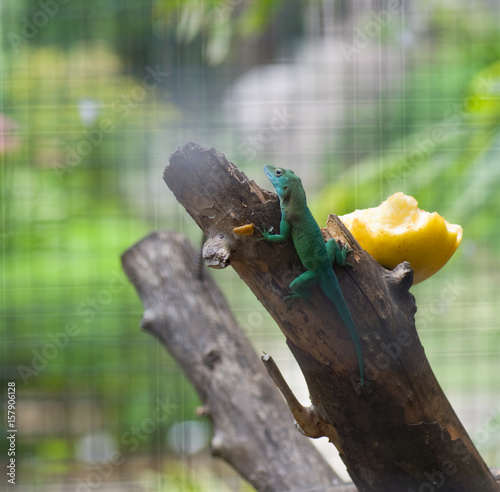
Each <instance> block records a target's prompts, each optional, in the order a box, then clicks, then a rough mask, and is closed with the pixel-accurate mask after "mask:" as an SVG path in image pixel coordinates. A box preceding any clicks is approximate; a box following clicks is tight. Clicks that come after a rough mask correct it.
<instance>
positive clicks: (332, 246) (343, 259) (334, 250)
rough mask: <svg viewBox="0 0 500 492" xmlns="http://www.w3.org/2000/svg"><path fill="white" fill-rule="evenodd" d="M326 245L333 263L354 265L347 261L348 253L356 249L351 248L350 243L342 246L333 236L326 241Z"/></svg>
mask: <svg viewBox="0 0 500 492" xmlns="http://www.w3.org/2000/svg"><path fill="white" fill-rule="evenodd" d="M325 247H326V251H327V253H328V256H329V257H330V261H331V262H332V264H333V265H335V264H337V265H339V266H352V265H351V264H350V263H349V262H348V261H347V255H348V254H349V253H350V252H351V251H354V250H353V249H351V248H349V246H348V245H346V246H342V247H340V246H339V245H338V244H337V241H335V239H333V238H332V239H329V240H328V241H327V242H326V244H325Z"/></svg>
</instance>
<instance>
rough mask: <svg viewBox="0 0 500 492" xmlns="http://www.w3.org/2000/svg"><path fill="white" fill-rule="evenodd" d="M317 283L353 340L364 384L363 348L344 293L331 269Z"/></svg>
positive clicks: (362, 383)
mask: <svg viewBox="0 0 500 492" xmlns="http://www.w3.org/2000/svg"><path fill="white" fill-rule="evenodd" d="M319 284H320V286H321V289H322V290H323V292H324V293H325V294H326V295H327V296H328V297H329V299H330V300H331V301H332V302H333V303H334V304H335V307H336V308H337V311H338V312H339V314H340V317H341V318H342V320H343V321H344V323H345V325H346V326H347V329H348V330H349V333H350V335H351V338H352V340H353V342H354V347H355V348H356V354H357V356H358V362H359V376H360V379H361V386H363V385H364V384H365V371H364V362H363V349H362V348H361V339H360V338H359V334H358V331H357V330H356V325H355V324H354V320H353V319H352V316H351V313H350V311H349V308H348V307H347V304H346V302H345V298H344V295H343V294H342V290H341V289H340V285H339V282H338V280H337V277H336V276H335V273H334V272H333V270H332V271H331V272H329V273H328V274H326V275H322V277H321V279H320V281H319Z"/></svg>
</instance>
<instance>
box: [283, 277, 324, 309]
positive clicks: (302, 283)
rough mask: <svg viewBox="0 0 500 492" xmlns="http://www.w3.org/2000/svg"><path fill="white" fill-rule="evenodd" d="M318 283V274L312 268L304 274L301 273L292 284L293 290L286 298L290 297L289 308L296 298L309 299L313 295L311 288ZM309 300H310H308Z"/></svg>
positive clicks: (291, 288)
mask: <svg viewBox="0 0 500 492" xmlns="http://www.w3.org/2000/svg"><path fill="white" fill-rule="evenodd" d="M316 283H318V276H317V274H316V273H314V272H312V271H311V270H307V271H305V272H304V273H303V274H302V275H299V276H298V277H297V278H296V279H295V280H294V281H293V282H292V283H291V284H290V285H289V287H290V290H291V291H292V292H291V294H290V295H288V296H286V299H290V302H289V304H288V309H290V307H291V306H292V303H293V301H294V300H295V299H305V300H308V299H309V297H311V291H310V290H309V288H310V287H312V286H313V285H314V284H316ZM308 302H309V301H308Z"/></svg>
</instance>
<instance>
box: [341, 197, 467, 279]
mask: <svg viewBox="0 0 500 492" xmlns="http://www.w3.org/2000/svg"><path fill="white" fill-rule="evenodd" d="M339 218H340V220H342V222H343V223H344V224H345V226H346V227H347V228H348V229H349V230H350V231H351V234H352V235H353V236H354V237H355V238H356V240H357V241H358V242H359V244H360V246H361V247H362V248H363V249H365V250H366V251H367V252H368V253H370V254H371V255H372V256H373V258H375V259H376V260H377V261H378V262H379V263H380V264H381V265H383V266H384V267H386V268H389V269H392V268H394V267H395V266H396V265H398V264H399V263H401V262H403V261H408V262H410V265H411V267H412V268H413V270H414V274H413V284H414V285H415V284H418V283H419V282H422V281H423V280H425V279H427V278H429V277H430V276H431V275H434V274H435V273H436V272H437V271H438V270H440V269H441V268H442V267H443V266H444V265H445V263H446V262H447V261H448V260H449V259H450V258H451V256H452V255H453V253H454V252H455V250H456V249H457V247H458V245H459V244H460V241H461V240H462V232H463V231H462V227H460V226H459V225H456V224H449V223H448V222H447V221H446V220H445V219H444V218H443V217H441V216H440V215H439V214H438V213H437V212H433V213H430V212H426V211H424V210H420V209H419V208H418V202H417V200H415V198H413V197H412V196H407V195H405V194H404V193H401V192H398V193H394V195H392V196H390V197H389V198H388V199H387V200H386V201H385V202H382V203H381V204H380V205H379V206H378V207H374V208H367V209H364V210H356V211H354V212H352V213H350V214H346V215H341V216H339Z"/></svg>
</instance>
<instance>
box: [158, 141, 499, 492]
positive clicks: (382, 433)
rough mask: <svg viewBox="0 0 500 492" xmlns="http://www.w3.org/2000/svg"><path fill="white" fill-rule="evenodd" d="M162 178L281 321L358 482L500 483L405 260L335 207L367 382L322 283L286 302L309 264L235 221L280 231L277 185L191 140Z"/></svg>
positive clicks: (333, 227) (316, 408)
mask: <svg viewBox="0 0 500 492" xmlns="http://www.w3.org/2000/svg"><path fill="white" fill-rule="evenodd" d="M164 179H165V182H166V183H167V185H168V186H169V188H170V189H171V190H172V191H173V192H174V194H175V196H176V197H177V199H178V201H179V202H180V203H181V204H182V205H183V206H184V207H185V208H186V210H187V211H188V212H189V214H190V215H191V216H192V217H193V219H194V220H195V221H196V222H197V223H198V225H199V226H200V228H201V229H202V230H203V231H204V232H205V234H206V235H207V236H208V240H207V242H206V244H205V247H204V257H205V259H206V261H207V263H208V264H210V265H211V266H213V267H219V268H223V267H225V266H227V265H228V264H231V265H232V266H233V267H234V269H235V270H236V271H237V273H238V274H239V275H240V277H241V278H242V279H243V280H244V281H245V282H246V283H247V284H248V286H249V287H250V288H251V290H252V291H253V292H254V293H255V295H256V296H257V298H258V299H259V300H260V301H261V302H262V303H263V305H264V306H265V307H266V309H267V310H268V311H269V312H270V313H271V315H272V316H273V317H274V319H275V320H276V322H277V323H278V325H279V326H280V328H281V330H282V331H283V333H284V335H285V337H286V341H287V343H288V345H289V347H290V350H291V351H292V353H293V355H294V356H295V358H296V359H297V361H298V363H299V365H300V367H301V369H302V372H303V374H304V376H305V379H306V381H307V384H308V387H309V391H310V395H311V401H312V403H313V407H312V408H311V409H309V410H310V413H312V414H314V415H315V416H316V418H317V420H318V422H320V424H318V425H319V427H320V428H322V429H327V431H326V432H325V434H326V435H328V437H329V438H330V439H331V440H332V441H333V442H334V444H335V445H336V446H337V448H338V449H339V451H340V453H341V456H342V458H343V460H344V462H345V464H346V466H347V468H348V471H349V473H350V475H351V477H352V479H353V481H354V483H355V484H356V486H357V487H358V489H359V490H360V491H367V492H368V491H369V492H378V491H380V492H388V491H398V492H400V491H428V490H429V491H430V490H435V489H440V490H446V491H467V492H470V491H478V492H483V491H484V492H486V491H499V490H500V488H499V487H498V485H497V484H496V482H495V480H494V478H493V476H492V474H491V473H490V472H489V470H488V468H487V467H486V465H485V463H484V461H483V460H482V458H481V456H480V455H479V453H478V452H477V450H476V448H475V447H474V445H473V443H472V441H471V439H470V438H469V436H468V435H467V433H466V431H465V429H464V428H463V426H462V424H461V423H460V421H459V420H458V418H457V416H456V414H455V412H454V411H453V409H452V407H451V405H450V404H449V402H448V400H447V398H446V396H445V395H444V393H443V391H442V390H441V388H440V386H439V384H438V382H437V380H436V378H435V376H434V374H433V372H432V370H431V368H430V366H429V363H428V361H427V358H426V357H425V353H424V350H423V347H422V345H421V343H420V340H419V338H418V335H417V332H416V330H415V325H414V313H415V310H416V307H415V302H414V298H413V296H412V295H411V294H410V293H409V288H410V286H411V283H412V271H411V269H410V268H409V266H408V265H407V264H402V265H400V266H399V267H397V268H396V269H395V270H394V271H387V270H385V269H383V268H382V267H381V266H380V265H379V264H378V263H376V262H375V261H374V260H373V259H372V258H371V257H370V256H369V255H368V254H367V253H366V252H364V251H363V250H362V249H361V248H360V247H359V245H358V244H357V243H356V241H355V240H354V238H353V237H352V236H351V235H350V234H349V232H348V231H347V230H346V229H345V228H344V226H343V225H342V223H341V222H340V221H339V220H338V219H337V218H336V217H335V216H330V218H329V223H328V228H327V231H325V235H326V236H333V237H335V238H336V239H338V240H341V242H342V243H344V244H345V243H347V244H349V245H350V246H351V248H353V249H354V253H352V254H351V256H350V258H349V261H350V262H351V263H352V264H353V268H351V269H348V268H341V269H336V274H337V277H338V279H339V282H340V285H341V288H342V291H343V292H344V296H345V297H346V299H347V302H348V304H349V306H350V310H351V312H352V315H353V318H354V320H355V322H356V325H357V327H358V331H359V333H360V336H361V338H362V341H363V351H364V356H365V367H366V373H367V374H366V376H367V383H366V384H365V386H363V387H360V386H359V384H358V382H359V376H358V364H357V359H356V354H355V350H354V346H353V343H352V341H351V338H350V336H349V334H348V332H347V329H346V327H345V326H344V324H343V323H342V321H341V319H340V317H339V316H338V314H337V312H336V310H335V308H334V306H333V305H332V304H331V303H330V301H329V300H328V299H327V298H326V297H325V296H324V295H323V293H322V292H321V290H320V289H319V288H314V289H312V291H313V295H312V296H311V298H310V302H305V301H300V300H297V301H295V302H294V303H293V305H292V307H291V309H289V310H288V309H287V301H285V296H286V295H287V294H288V293H289V291H288V285H289V283H290V281H291V280H293V279H294V278H295V277H297V276H298V275H299V274H300V273H301V272H302V266H301V264H300V261H299V260H298V257H297V254H296V252H295V250H294V248H293V245H292V244H291V243H286V244H274V243H273V244H270V243H268V242H265V241H258V240H257V239H258V238H259V237H260V235H259V234H258V232H255V234H253V235H240V234H236V233H235V232H234V231H233V229H234V228H235V227H240V226H244V225H246V224H250V223H253V224H255V225H256V226H259V227H260V226H265V227H269V226H271V225H272V226H274V227H275V228H276V229H277V228H278V227H279V219H280V211H279V204H278V199H277V197H276V195H275V194H274V193H270V192H268V191H265V190H263V189H261V188H260V187H258V186H257V185H256V184H255V183H254V182H253V181H250V180H249V179H248V178H247V177H246V176H245V175H244V174H243V173H241V172H240V171H239V170H238V169H237V168H236V167H235V166H234V165H233V164H231V163H230V162H228V161H227V159H226V158H225V157H224V155H222V154H220V153H219V152H217V151H216V150H215V149H205V148H202V147H200V146H198V145H197V144H195V143H192V142H190V143H187V144H186V145H184V146H183V147H182V148H180V149H178V150H177V151H176V152H175V153H174V154H172V156H171V157H170V165H169V166H167V168H166V169H165V173H164ZM250 231H251V229H250Z"/></svg>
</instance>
